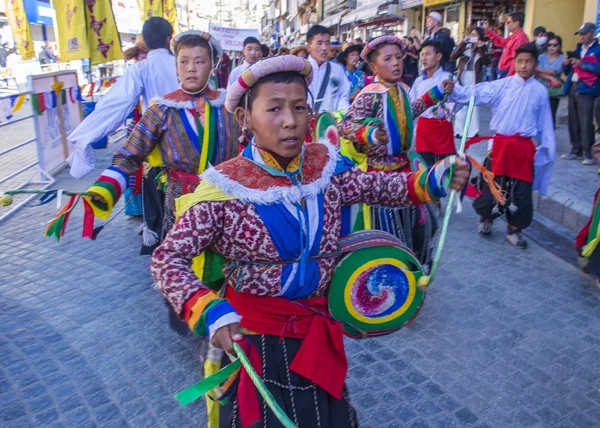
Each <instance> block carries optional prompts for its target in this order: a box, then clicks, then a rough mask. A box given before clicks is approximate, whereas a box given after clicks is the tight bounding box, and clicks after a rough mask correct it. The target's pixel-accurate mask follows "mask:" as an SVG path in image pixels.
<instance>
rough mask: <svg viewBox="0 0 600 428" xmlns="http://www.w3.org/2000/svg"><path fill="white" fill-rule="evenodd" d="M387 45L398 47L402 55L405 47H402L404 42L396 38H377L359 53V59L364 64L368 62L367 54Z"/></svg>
mask: <svg viewBox="0 0 600 428" xmlns="http://www.w3.org/2000/svg"><path fill="white" fill-rule="evenodd" d="M388 44H393V45H398V46H400V51H401V52H402V53H404V50H405V46H404V42H403V41H402V39H399V38H398V37H396V36H381V37H377V38H376V39H373V40H371V41H370V42H369V43H367V44H366V45H365V47H364V48H363V50H362V52H361V53H360V57H361V59H362V60H363V61H365V62H368V61H369V60H368V56H369V54H370V53H371V52H373V51H374V50H375V49H377V46H379V45H388Z"/></svg>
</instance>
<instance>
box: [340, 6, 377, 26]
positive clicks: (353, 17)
mask: <svg viewBox="0 0 600 428" xmlns="http://www.w3.org/2000/svg"><path fill="white" fill-rule="evenodd" d="M377 9H379V4H371V5H369V6H365V7H361V8H360V9H356V10H354V11H352V12H350V13H349V14H348V15H346V16H344V17H343V18H342V21H341V22H340V24H341V25H347V24H352V23H354V22H360V21H365V20H368V19H371V18H373V17H375V16H377Z"/></svg>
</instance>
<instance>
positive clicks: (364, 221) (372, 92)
mask: <svg viewBox="0 0 600 428" xmlns="http://www.w3.org/2000/svg"><path fill="white" fill-rule="evenodd" d="M404 49H405V47H404V44H403V43H402V40H401V39H399V38H397V37H396V36H391V35H390V36H382V37H378V38H376V39H374V40H372V41H371V42H369V43H367V44H366V45H365V47H364V49H363V51H362V53H361V57H362V59H363V61H365V62H366V63H368V64H369V67H370V68H371V70H373V73H374V74H375V75H376V76H377V79H378V82H375V83H372V84H370V85H368V86H366V87H365V88H364V89H363V90H362V91H361V92H360V93H359V95H358V96H357V97H356V99H355V100H354V102H353V103H352V106H351V107H350V109H349V110H348V113H347V114H346V116H345V118H344V119H343V121H342V122H340V123H339V124H338V129H339V131H340V135H341V136H342V137H344V139H342V141H341V150H342V153H344V154H345V155H347V156H349V157H350V158H352V160H354V161H355V162H356V163H357V164H358V165H360V166H361V168H362V169H363V170H364V171H367V170H368V171H388V172H397V171H410V170H411V165H410V163H409V160H408V151H409V150H410V148H411V146H412V139H413V128H414V125H413V117H418V116H419V115H420V114H422V113H423V112H424V111H426V110H428V109H429V108H430V107H432V106H435V105H437V104H438V103H439V102H441V101H442V99H443V95H444V90H445V89H444V83H443V82H439V83H438V85H437V86H435V87H432V88H430V90H429V91H428V92H426V93H424V94H423V95H422V96H421V97H420V98H418V99H415V100H414V101H413V102H412V103H411V102H410V100H409V97H408V94H407V92H406V89H405V88H404V86H403V83H402V82H401V78H402V71H403V70H402V69H403V59H402V58H403V54H404ZM446 83H447V82H446ZM345 139H347V140H349V141H351V143H350V144H349V143H348V141H346V140H345ZM353 211H354V212H353V213H348V220H347V221H346V222H345V224H347V225H348V230H345V231H344V233H345V234H347V233H350V232H351V231H352V230H360V229H363V228H364V229H378V230H383V231H386V232H389V233H391V234H393V235H394V236H396V237H398V238H399V239H400V240H401V241H402V242H404V244H405V245H407V246H408V247H409V248H411V249H412V251H413V252H414V253H415V254H416V255H417V257H418V258H419V259H420V261H421V263H423V264H424V265H425V267H426V268H427V267H428V264H429V262H430V261H431V259H430V258H431V251H430V248H431V245H432V240H433V238H434V235H435V232H436V230H437V213H436V210H435V209H434V207H433V206H430V205H425V206H420V207H410V208H405V209H404V208H403V209H395V208H383V207H362V208H361V210H360V211H359V212H358V213H356V212H355V210H353ZM356 214H358V215H356Z"/></svg>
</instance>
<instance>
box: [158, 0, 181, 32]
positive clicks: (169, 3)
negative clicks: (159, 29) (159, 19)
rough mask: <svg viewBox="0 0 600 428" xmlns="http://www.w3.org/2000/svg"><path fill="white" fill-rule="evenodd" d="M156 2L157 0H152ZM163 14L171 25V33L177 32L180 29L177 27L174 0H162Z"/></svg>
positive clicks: (177, 21) (175, 3)
mask: <svg viewBox="0 0 600 428" xmlns="http://www.w3.org/2000/svg"><path fill="white" fill-rule="evenodd" d="M154 1H155V2H157V1H158V0H154ZM163 1H164V5H163V9H164V15H163V18H165V19H166V20H167V21H169V23H170V24H171V25H172V26H173V34H178V33H179V32H180V31H181V30H180V28H179V20H178V19H177V2H176V0H163Z"/></svg>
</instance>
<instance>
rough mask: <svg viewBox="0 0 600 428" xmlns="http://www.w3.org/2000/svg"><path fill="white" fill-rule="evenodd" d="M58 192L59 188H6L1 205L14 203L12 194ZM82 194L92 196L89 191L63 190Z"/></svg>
mask: <svg viewBox="0 0 600 428" xmlns="http://www.w3.org/2000/svg"><path fill="white" fill-rule="evenodd" d="M52 192H54V193H56V192H58V190H37V189H14V190H5V191H4V192H2V197H0V207H8V206H10V205H12V203H13V198H12V196H11V195H22V194H25V195H45V194H47V193H52ZM78 194H79V195H81V196H90V193H88V192H71V191H68V190H63V195H67V196H73V195H78Z"/></svg>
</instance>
